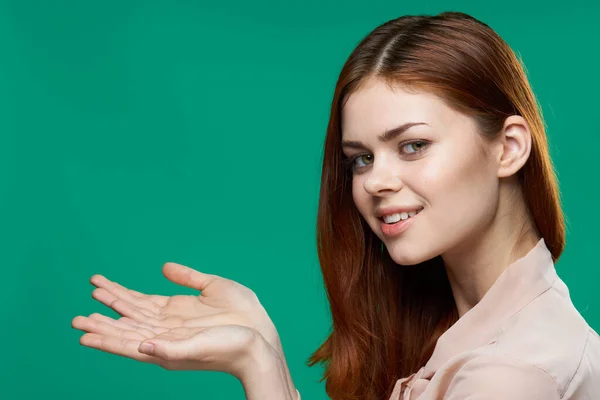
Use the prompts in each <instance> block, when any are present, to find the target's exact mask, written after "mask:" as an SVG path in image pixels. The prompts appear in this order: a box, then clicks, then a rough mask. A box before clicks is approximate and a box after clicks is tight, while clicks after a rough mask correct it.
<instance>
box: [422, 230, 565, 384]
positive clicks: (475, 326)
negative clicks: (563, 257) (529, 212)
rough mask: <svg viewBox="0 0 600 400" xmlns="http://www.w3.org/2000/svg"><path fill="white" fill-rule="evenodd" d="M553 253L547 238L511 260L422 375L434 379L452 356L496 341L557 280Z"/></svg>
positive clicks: (446, 334) (457, 324)
mask: <svg viewBox="0 0 600 400" xmlns="http://www.w3.org/2000/svg"><path fill="white" fill-rule="evenodd" d="M556 277H557V275H556V270H555V268H554V261H553V259H552V254H551V253H550V251H549V250H548V248H547V247H546V243H545V242H544V239H543V238H542V239H540V240H539V241H538V242H537V244H536V245H535V246H534V247H533V248H532V249H531V250H530V251H529V252H528V253H527V254H526V255H525V256H523V257H521V258H519V259H517V260H516V261H514V262H513V263H511V264H510V265H509V266H508V267H507V268H506V269H505V270H504V271H503V272H502V273H501V274H500V276H499V277H498V278H497V279H496V281H495V282H494V284H493V285H492V286H491V287H490V289H489V290H488V291H487V292H486V293H485V295H484V296H483V298H482V299H481V300H480V301H479V303H477V304H476V305H475V306H474V307H473V308H471V309H470V310H469V311H467V312H466V313H465V314H464V315H463V316H462V317H461V318H459V319H458V320H457V321H456V322H455V323H454V325H452V326H451V327H450V328H449V329H448V330H446V332H444V333H443V334H442V335H441V336H440V337H439V339H438V341H437V343H436V346H435V349H434V351H433V354H432V356H431V358H430V359H429V361H428V362H427V364H426V365H425V367H424V368H423V371H420V372H422V375H423V377H424V378H430V377H431V376H433V374H434V373H435V372H436V371H437V370H438V369H439V368H440V367H441V366H442V365H443V364H444V363H445V362H446V361H448V360H449V359H451V358H452V357H454V356H456V355H458V354H460V353H463V352H466V351H469V350H474V349H476V348H478V347H481V346H485V345H486V344H488V343H490V342H492V341H493V340H495V337H496V335H497V333H498V332H499V330H500V329H501V327H502V325H503V324H504V322H506V321H507V320H508V319H509V318H510V317H511V316H512V315H514V314H515V313H516V312H518V311H519V310H520V309H521V308H523V307H524V306H525V305H526V304H528V303H529V302H530V301H532V300H533V299H534V298H536V297H537V296H539V295H540V294H541V293H543V292H544V291H546V290H547V289H548V288H550V287H551V286H552V284H553V283H554V280H555V279H556Z"/></svg>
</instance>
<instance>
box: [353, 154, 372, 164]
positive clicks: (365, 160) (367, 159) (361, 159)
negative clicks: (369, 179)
mask: <svg viewBox="0 0 600 400" xmlns="http://www.w3.org/2000/svg"><path fill="white" fill-rule="evenodd" d="M372 162H373V156H372V155H371V154H361V155H358V156H356V157H355V158H354V166H356V167H366V166H367V165H369V164H371V163H372Z"/></svg>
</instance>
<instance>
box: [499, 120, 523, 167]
mask: <svg viewBox="0 0 600 400" xmlns="http://www.w3.org/2000/svg"><path fill="white" fill-rule="evenodd" d="M498 137H499V139H500V144H501V146H500V148H499V153H498V177H499V178H505V177H508V176H511V175H514V174H516V173H517V172H518V171H519V170H520V169H521V168H522V167H523V165H525V163H526V162H527V160H528V159H529V154H530V153H531V131H530V130H529V125H528V124H527V121H525V118H523V117H521V116H520V115H511V116H510V117H508V118H506V120H505V121H504V126H503V127H502V132H501V133H500V135H499V136H498Z"/></svg>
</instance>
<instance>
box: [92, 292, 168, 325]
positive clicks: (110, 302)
mask: <svg viewBox="0 0 600 400" xmlns="http://www.w3.org/2000/svg"><path fill="white" fill-rule="evenodd" d="M92 297H93V298H94V299H96V300H98V301H99V302H101V303H102V304H104V305H106V306H108V307H110V308H112V309H113V310H115V311H116V312H117V313H119V314H120V315H122V316H125V317H129V318H131V319H134V320H136V321H141V322H146V323H149V324H152V325H159V320H158V319H156V318H155V317H154V316H153V315H152V314H151V313H150V312H149V311H148V310H144V309H139V308H136V307H134V306H132V305H131V304H129V303H128V302H127V301H125V300H122V299H119V298H118V297H116V296H115V295H113V294H112V293H110V292H109V291H108V290H106V289H104V288H97V289H94V291H93V292H92Z"/></svg>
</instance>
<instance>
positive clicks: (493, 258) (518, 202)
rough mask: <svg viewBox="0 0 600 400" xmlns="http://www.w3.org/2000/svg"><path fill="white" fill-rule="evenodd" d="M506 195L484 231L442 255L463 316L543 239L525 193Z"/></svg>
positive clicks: (459, 312) (514, 191)
mask: <svg viewBox="0 0 600 400" xmlns="http://www.w3.org/2000/svg"><path fill="white" fill-rule="evenodd" d="M505 193H506V194H507V195H505V196H502V195H501V196H500V201H499V204H498V211H497V212H496V214H495V216H494V218H493V220H492V222H491V224H489V225H488V226H487V227H486V230H485V231H484V232H482V233H481V232H480V233H478V234H476V235H473V238H471V239H470V240H469V241H468V242H465V243H462V244H461V245H460V246H456V247H454V248H452V249H451V250H449V251H447V252H446V253H444V254H442V259H443V260H444V264H445V266H446V271H447V274H448V279H449V281H450V286H451V288H452V294H453V296H454V301H455V302H456V306H457V309H458V315H459V317H462V316H463V315H464V314H465V313H466V312H467V311H469V310H470V309H471V308H473V307H474V306H475V305H476V304H477V303H479V301H480V300H481V299H482V298H483V296H484V295H485V294H486V293H487V291H488V290H489V289H490V287H491V286H492V285H493V284H494V282H495V281H496V279H497V278H498V277H499V276H500V274H502V272H504V270H505V269H506V268H508V266H509V265H510V264H512V263H513V262H515V261H516V260H518V259H519V258H521V257H523V256H525V255H526V254H527V253H528V252H529V250H531V249H532V248H533V247H534V246H535V245H536V243H537V242H538V241H539V240H540V239H541V237H540V235H539V234H538V232H537V230H536V229H535V224H534V223H533V221H532V219H531V217H530V216H529V213H528V212H527V207H526V205H525V201H524V199H523V198H522V195H521V191H520V190H518V189H515V188H511V189H508V188H507V189H506V190H505ZM509 193H513V195H510V194H509ZM514 193H517V194H516V195H515V194H514Z"/></svg>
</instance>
